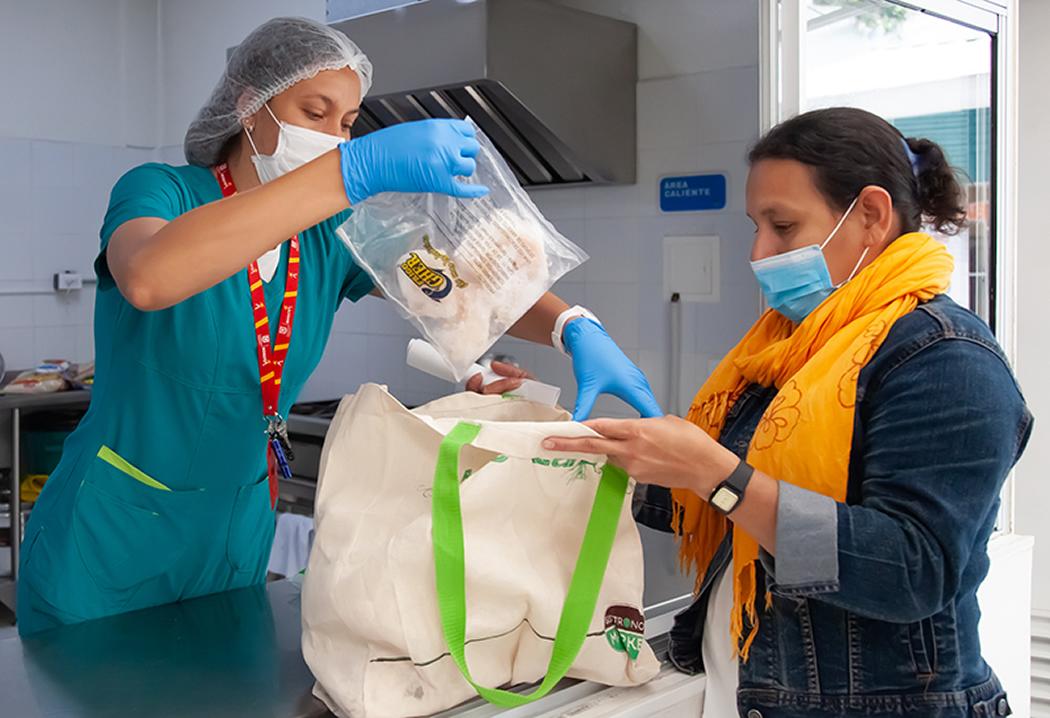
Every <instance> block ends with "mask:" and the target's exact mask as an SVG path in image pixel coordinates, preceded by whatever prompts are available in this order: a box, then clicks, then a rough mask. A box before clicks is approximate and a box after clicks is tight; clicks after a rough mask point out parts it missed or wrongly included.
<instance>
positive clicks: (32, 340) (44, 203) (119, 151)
mask: <svg viewBox="0 0 1050 718" xmlns="http://www.w3.org/2000/svg"><path fill="white" fill-rule="evenodd" d="M153 157H154V153H153V151H151V150H146V149H134V148H127V147H114V146H109V145H97V144H86V143H73V142H54V141H46V140H28V139H17V138H0V218H3V226H2V228H0V291H2V292H7V291H10V290H18V289H33V290H35V289H38V288H41V287H46V286H50V282H51V278H52V276H53V275H54V274H55V272H59V271H63V270H72V271H76V272H79V273H80V274H82V275H83V276H84V277H93V276H94V269H93V263H94V260H95V256H96V254H97V253H98V242H99V240H98V230H99V227H100V226H101V224H102V219H103V217H104V215H105V211H106V206H107V203H108V199H109V191H110V188H111V187H112V186H113V184H114V183H115V182H116V180H117V178H119V177H120V175H121V174H123V173H124V172H125V171H127V170H128V169H130V168H131V167H133V166H135V165H138V164H141V163H142V162H148V161H150V160H152V159H153ZM94 300H95V294H94V287H93V286H91V285H87V286H85V288H84V289H83V290H82V291H78V292H71V293H69V294H63V295H58V294H44V295H11V294H8V293H2V294H0V354H3V356H4V359H5V360H6V363H7V366H8V367H10V368H25V367H28V366H32V365H34V364H36V363H37V362H39V361H40V360H42V359H45V358H65V359H72V360H74V361H86V360H89V359H91V358H93V356H94V346H93V332H92V328H93V327H92V325H93V311H94Z"/></svg>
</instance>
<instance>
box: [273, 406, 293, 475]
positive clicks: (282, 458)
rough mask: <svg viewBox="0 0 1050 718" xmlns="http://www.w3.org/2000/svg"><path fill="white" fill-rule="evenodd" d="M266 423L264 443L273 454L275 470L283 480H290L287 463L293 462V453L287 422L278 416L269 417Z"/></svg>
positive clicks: (289, 467) (289, 468) (290, 473)
mask: <svg viewBox="0 0 1050 718" xmlns="http://www.w3.org/2000/svg"><path fill="white" fill-rule="evenodd" d="M266 421H267V426H266V441H267V443H268V444H269V446H270V451H271V452H273V457H274V460H275V461H276V462H277V468H278V469H279V470H280V472H281V476H282V477H283V478H285V479H290V478H292V468H291V466H290V464H289V462H292V461H295V452H294V451H293V450H292V442H291V441H290V440H289V439H288V422H286V421H285V420H284V417H282V416H281V415H280V414H277V415H276V416H271V417H269V418H267V420H266Z"/></svg>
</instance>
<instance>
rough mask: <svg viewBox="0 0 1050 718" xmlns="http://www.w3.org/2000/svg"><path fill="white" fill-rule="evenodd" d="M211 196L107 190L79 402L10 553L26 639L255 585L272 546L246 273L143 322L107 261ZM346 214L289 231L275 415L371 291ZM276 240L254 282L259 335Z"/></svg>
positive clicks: (157, 172)
mask: <svg viewBox="0 0 1050 718" xmlns="http://www.w3.org/2000/svg"><path fill="white" fill-rule="evenodd" d="M220 198H221V192H220V190H219V185H218V183H217V181H216V179H215V177H214V176H213V175H212V173H211V170H210V169H208V168H204V167H195V166H179V167H175V166H170V165H164V164H147V165H142V166H140V167H136V168H135V169H133V170H131V171H129V172H128V173H127V174H125V175H124V176H123V177H122V178H121V179H120V180H119V181H118V182H117V184H116V186H115V187H114V188H113V192H112V195H111V198H110V204H109V209H108V211H107V213H106V218H105V222H104V224H103V227H102V231H101V239H102V249H101V253H100V254H99V257H98V259H97V261H96V263H95V267H96V272H97V274H98V279H99V283H98V291H97V294H96V300H95V357H96V368H95V384H94V391H93V395H92V400H91V406H90V408H89V410H88V412H87V414H86V415H85V417H84V419H83V420H82V421H81V423H80V425H79V426H78V428H77V429H76V431H74V432H73V434H71V435H70V437H69V439H68V440H67V441H66V445H65V447H64V450H63V455H62V460H61V462H60V463H59V465H58V467H57V468H56V470H55V471H54V473H53V474H52V475H51V477H50V479H49V480H48V482H47V484H46V485H45V487H44V490H43V492H42V493H41V496H40V498H39V500H38V502H37V504H36V506H35V507H34V509H33V512H32V515H31V519H30V521H29V525H28V527H27V532H26V538H25V542H24V544H23V547H24V548H23V552H22V560H21V577H20V581H19V599H18V619H19V626H20V630H21V632H22V633H23V634H27V633H32V632H34V631H37V630H41V629H43V628H47V627H50V626H54V625H59V624H63V623H72V622H77V621H81V620H85V619H90V618H97V617H100V616H105V615H110V614H113V613H119V612H122V611H128V610H134V609H138V608H144V607H147V606H153V605H158V604H162V603H168V602H171V601H177V600H180V599H183V598H190V597H193V596H199V595H203V594H208V593H214V592H217V591H224V590H228V589H232V588H239V587H242V586H248V585H252V584H255V583H258V582H261V581H263V580H264V578H265V574H266V565H267V561H268V557H269V550H270V544H271V542H272V540H273V528H274V521H273V518H274V516H273V511H272V509H271V507H270V501H269V488H268V483H267V479H266V437H265V434H264V429H265V423H264V421H263V419H262V398H261V393H260V387H259V367H258V360H257V357H256V350H255V327H254V321H253V319H252V304H251V299H250V295H249V289H248V279H247V270H246V269H245V270H242V271H240V272H238V273H236V274H235V275H233V276H232V277H229V278H228V279H226V280H224V281H222V282H220V283H219V284H217V285H215V286H214V287H212V288H210V289H207V290H205V291H203V292H201V293H199V294H197V295H195V296H193V297H190V298H189V299H186V300H184V301H182V302H180V303H179V304H177V305H175V306H173V307H170V308H168V309H164V310H161V311H156V312H144V311H140V310H137V309H136V308H135V307H133V306H132V305H131V304H129V303H128V302H127V300H126V299H124V297H123V295H122V294H121V293H120V291H119V289H118V288H117V287H116V285H115V283H114V281H113V277H112V275H111V274H110V272H109V269H108V267H107V264H106V244H107V243H108V241H109V238H110V236H111V235H112V234H113V232H114V230H116V228H117V227H119V226H120V225H122V224H123V223H124V222H127V221H128V220H131V219H135V218H137V217H159V218H160V219H165V220H172V219H174V218H176V217H178V216H179V215H181V214H183V213H185V212H188V211H190V210H192V209H194V208H196V207H200V206H201V205H204V204H207V203H208V202H213V201H216V200H218V199H220ZM347 215H348V212H346V213H342V214H340V215H336V216H335V217H332V218H331V219H329V220H326V221H325V222H322V223H320V224H318V225H316V226H314V227H311V228H309V229H307V230H305V231H304V232H302V233H301V235H300V239H301V256H300V265H299V267H300V277H299V291H298V301H297V305H296V316H295V323H294V327H293V332H292V340H291V346H290V348H289V350H288V354H287V357H286V360H285V366H284V375H283V378H282V382H281V395H280V402H279V405H280V411H281V412H282V414H285V415H287V413H288V411H289V409H290V408H291V406H292V404H293V403H294V402H295V398H296V396H297V395H298V394H299V392H300V390H301V389H302V387H303V385H304V383H305V382H306V380H307V378H308V377H309V376H310V373H311V372H312V371H313V369H314V368H315V367H316V366H317V364H318V362H319V361H320V359H321V355H322V353H323V351H324V347H325V343H326V342H327V340H328V336H329V333H330V331H331V328H332V321H333V318H334V315H335V312H336V310H337V309H338V308H339V306H340V304H341V303H342V301H343V300H344V299H349V300H351V301H357V300H358V299H360V298H361V297H363V296H365V295H366V294H368V293H369V292H370V291H371V290H372V289H373V285H372V282H371V280H370V278H369V277H368V275H367V274H366V273H365V272H364V271H363V270H362V269H361V268H359V267H358V266H357V265H356V264H354V261H353V259H352V257H351V255H350V252H349V250H348V249H347V248H346V247H345V245H344V244H343V243H342V241H341V240H340V239H339V238H338V237H337V236H336V233H335V230H336V228H337V227H338V226H339V225H340V224H342V222H343V221H345V219H346V216H347ZM287 251H288V247H287V243H285V244H284V245H283V247H282V251H281V260H280V263H279V265H278V268H277V272H276V273H275V275H274V277H273V279H272V280H271V281H270V282H268V283H266V285H265V295H266V308H267V311H268V313H269V315H270V319H271V321H270V328H271V332H274V331H276V327H277V324H278V322H277V315H278V312H279V307H280V304H281V300H282V298H283V294H284V284H285V277H286V272H287Z"/></svg>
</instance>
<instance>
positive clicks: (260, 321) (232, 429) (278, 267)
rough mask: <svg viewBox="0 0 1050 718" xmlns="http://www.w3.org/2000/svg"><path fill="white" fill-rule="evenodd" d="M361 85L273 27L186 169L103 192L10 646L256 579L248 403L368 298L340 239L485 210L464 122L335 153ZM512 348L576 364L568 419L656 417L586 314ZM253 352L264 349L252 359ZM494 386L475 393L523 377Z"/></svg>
mask: <svg viewBox="0 0 1050 718" xmlns="http://www.w3.org/2000/svg"><path fill="white" fill-rule="evenodd" d="M370 80H371V65H370V64H369V62H368V60H367V58H366V57H365V56H364V55H363V54H362V53H361V51H360V50H359V49H358V48H357V47H356V46H355V45H354V44H353V43H352V42H350V41H349V40H348V39H347V38H346V37H345V36H344V35H343V34H342V33H339V32H337V31H335V30H333V29H331V28H328V27H327V26H324V25H321V24H318V23H315V22H312V21H307V20H302V19H294V18H280V19H276V20H272V21H270V22H268V23H266V24H264V25H263V26H261V27H260V28H258V29H257V30H255V31H254V32H253V33H252V34H251V35H250V36H249V37H248V38H246V39H245V41H244V42H243V43H242V44H241V45H240V46H239V47H238V49H237V50H236V51H235V52H234V54H233V56H232V57H231V58H230V61H229V64H228V66H227V70H226V72H225V73H224V76H223V78H222V80H221V81H220V83H219V85H218V87H216V89H215V92H214V93H213V95H212V97H211V98H210V99H209V101H208V103H207V104H206V105H205V106H204V108H202V110H201V111H200V113H199V115H198V117H197V119H196V120H194V122H193V124H192V125H191V126H190V128H189V130H188V132H187V136H186V143H185V150H186V157H187V159H188V160H189V162H190V164H188V165H184V166H170V165H162V164H147V165H143V166H141V167H137V168H135V169H133V170H131V171H130V172H128V173H127V174H126V175H124V177H122V178H121V179H120V181H119V182H118V183H117V185H116V186H115V187H114V188H113V192H112V196H111V199H110V205H109V209H108V211H107V214H106V218H105V222H104V224H103V226H102V232H101V239H102V246H101V252H100V254H99V256H98V259H97V261H96V264H95V266H96V271H97V274H98V278H99V284H98V293H97V297H96V306H95V347H96V376H95V385H94V394H93V398H92V402H91V407H90V409H89V411H88V413H87V415H86V416H85V417H84V419H83V421H82V422H81V424H80V426H79V427H78V428H77V430H76V431H75V432H74V433H73V434H72V435H71V436H70V437H69V439H68V441H67V442H66V445H65V449H64V452H63V456H62V460H61V463H60V464H59V466H58V468H57V469H56V470H55V472H54V473H53V474H52V476H51V478H50V480H49V481H48V482H47V485H46V487H45V488H44V491H43V493H42V494H41V496H40V499H39V501H38V502H37V505H36V507H35V508H34V510H33V513H32V518H31V519H30V521H29V525H28V529H27V533H26V538H25V544H24V550H23V552H22V563H21V578H20V581H19V585H18V594H19V595H18V623H19V628H20V631H21V633H22V634H23V635H25V634H29V633H33V632H36V631H40V630H43V629H46V628H50V627H54V626H58V625H61V624H68V623H75V622H79V621H84V620H88V619H93V618H99V617H102V616H107V615H111V614H115V613H120V612H123V611H130V610H135V609H139V608H144V607H148V606H154V605H158V604H163V603H168V602H172V601H178V600H181V599H185V598H191V597H194V596H200V595H204V594H209V593H215V592H218V591H226V590H229V589H234V588H240V587H243V586H248V585H252V584H256V583H259V582H261V581H263V580H264V577H265V572H266V565H267V559H268V556H269V551H270V543H271V541H272V539H273V529H274V512H273V502H272V496H271V484H272V482H271V480H270V477H271V476H272V475H274V472H275V471H276V470H278V469H279V468H280V466H279V464H280V462H279V460H277V459H276V454H277V453H278V452H277V449H271V448H270V444H271V441H270V439H271V438H274V437H273V436H269V435H268V434H267V428H268V427H269V426H275V424H274V422H275V421H276V418H275V417H274V416H269V417H267V418H264V410H263V403H264V394H265V392H264V389H265V386H266V384H267V381H268V382H269V384H270V388H271V389H273V390H274V391H273V394H275V395H277V396H279V399H278V400H277V402H276V407H274V410H273V411H269V412H265V413H266V414H274V415H275V414H280V415H285V416H286V415H287V413H288V411H289V409H290V408H291V406H292V404H293V403H294V402H295V398H296V396H297V395H298V394H299V391H300V390H301V389H302V387H303V384H304V383H305V382H306V380H307V378H308V377H309V375H310V373H311V371H313V369H314V367H316V366H317V363H318V361H319V360H320V358H321V355H322V353H323V351H324V347H325V343H326V341H327V339H328V335H329V332H330V330H331V327H332V320H333V317H334V315H335V312H336V310H337V309H338V308H339V306H340V305H341V304H342V302H343V301H344V300H350V301H352V302H356V301H357V300H359V299H361V298H362V297H364V296H365V295H366V294H369V293H370V292H374V288H373V286H372V283H371V281H370V279H369V277H368V275H367V274H365V272H363V271H362V270H361V269H360V268H359V267H357V266H356V265H355V264H354V262H353V260H352V259H351V256H350V254H349V252H348V250H347V249H346V247H345V246H344V244H343V243H342V242H341V241H340V240H339V238H338V237H337V236H336V234H335V229H336V228H337V227H338V226H339V225H340V224H342V222H343V221H344V220H345V219H346V216H347V215H348V213H349V211H350V210H351V208H352V206H353V205H354V204H355V203H357V202H360V201H362V200H364V199H366V198H368V197H369V196H371V195H374V194H377V193H379V192H389V191H397V192H443V193H446V194H451V195H456V196H460V197H473V196H479V195H480V194H483V193H485V192H486V190H485V188H483V187H479V186H478V185H469V184H465V183H462V182H460V181H459V180H458V179H457V177H462V176H469V175H471V174H473V172H474V159H473V158H474V156H476V154H477V151H478V144H477V141H476V140H475V139H474V137H473V133H472V131H471V129H470V127H469V126H467V125H466V124H465V123H463V122H460V121H456V120H426V121H422V122H411V123H404V124H401V125H396V126H394V127H390V128H388V129H385V130H381V131H378V132H374V133H372V134H370V135H367V136H365V137H362V138H358V139H350V130H351V126H352V124H353V122H354V120H355V119H356V117H357V114H358V111H359V108H360V103H361V98H362V96H363V95H364V94H365V93H366V92H367V90H368V87H369V84H370ZM292 237H296V238H297V247H298V250H296V249H295V247H294V246H293V242H290V241H288V240H289V238H292ZM246 267H248V269H246ZM256 272H257V275H256ZM249 277H251V278H252V279H251V280H249ZM296 280H297V282H298V286H297V287H295V286H294V282H295V281H296ZM253 290H254V292H255V296H254V298H253ZM260 293H261V295H262V296H261V297H260V296H259V294H260ZM291 299H294V313H293V316H294V320H293V321H292V323H291V332H290V337H289V335H288V334H287V333H284V330H283V329H282V327H283V326H284V325H285V323H286V322H285V319H286V317H285V314H286V312H288V311H289V302H290V301H291ZM282 303H283V304H282ZM282 306H283V309H282ZM260 327H261V329H260ZM554 327H559V328H560V329H561V328H563V329H562V330H561V331H560V332H558V333H557V334H553V333H552V331H553V329H554ZM512 333H513V334H514V335H515V336H519V337H522V338H526V339H531V340H534V341H537V342H540V343H545V344H548V345H550V344H554V345H556V346H559V345H561V346H560V347H559V348H563V349H564V350H565V351H566V352H567V353H569V354H571V357H572V361H573V368H574V372H575V375H576V378H577V384H578V400H577V407H576V409H577V417H578V418H581V419H582V418H586V415H587V414H589V412H590V410H591V407H592V406H593V403H594V399H595V397H597V396H598V395H599V394H601V393H610V394H614V395H616V396H619V397H620V398H622V399H624V400H625V401H627V402H628V403H630V404H632V405H633V406H634V407H635V408H636V409H637V410H638V411H639V412H640V413H642V414H643V415H645V416H652V415H656V414H659V411H660V410H659V407H658V406H657V404H656V401H655V400H654V399H653V396H652V392H651V391H650V389H649V386H648V383H647V382H646V380H645V377H644V376H643V375H642V374H641V372H640V371H639V370H638V369H637V367H635V366H634V364H632V363H631V362H630V360H628V359H627V357H626V356H624V354H623V352H621V351H620V349H619V348H618V347H617V346H616V344H615V343H614V342H613V341H612V340H611V339H610V338H609V336H608V334H606V333H605V332H604V330H603V329H602V328H601V325H600V324H599V323H597V321H596V320H594V319H593V315H589V313H588V312H586V310H583V309H582V308H578V307H577V308H572V309H570V308H568V307H567V306H566V304H565V303H564V302H562V301H561V300H560V299H558V298H557V297H555V296H554V295H552V294H548V295H546V296H545V297H543V298H542V299H541V300H540V301H539V302H538V303H537V304H536V306H535V307H533V309H532V310H530V312H529V313H528V314H527V315H526V316H525V317H524V318H523V319H522V320H521V321H520V322H519V323H518V324H517V325H516V326H515V327H514V329H513V330H512ZM260 344H263V345H265V347H266V349H267V350H270V349H271V348H272V350H273V351H275V352H277V353H276V354H275V355H273V356H272V357H271V356H270V355H267V356H265V357H261V356H260V354H261V353H260V352H259V351H258V347H259V345H260ZM284 344H287V349H286V350H284V349H283V345H284ZM284 351H286V352H287V354H286V355H284V356H283V359H282V358H281V357H282V354H283V352H284ZM264 360H265V361H264ZM274 360H276V362H275V361H274ZM267 362H269V363H267ZM504 374H505V375H507V376H508V377H509V378H507V379H505V380H502V381H498V382H495V383H494V384H491V385H489V386H488V387H484V388H483V390H487V391H490V392H500V391H506V390H508V389H509V388H513V387H514V386H515V382H516V381H520V379H519V378H518V377H520V375H519V374H513V373H512V372H511V371H510V370H509V369H507V370H505V371H504ZM278 380H279V383H278ZM479 385H480V382H479V381H478V380H476V379H475V380H474V381H473V382H472V384H471V386H472V387H475V388H480V387H479ZM276 443H277V444H279V443H280V442H279V441H277V442H276ZM275 466H276V468H275Z"/></svg>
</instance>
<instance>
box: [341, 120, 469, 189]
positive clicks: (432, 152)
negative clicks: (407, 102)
mask: <svg viewBox="0 0 1050 718" xmlns="http://www.w3.org/2000/svg"><path fill="white" fill-rule="evenodd" d="M476 136H477V132H476V131H475V130H474V128H473V127H472V126H471V125H470V124H469V123H468V122H466V121H465V120H445V119H438V120H418V121H415V122H403V123H401V124H398V125H392V126H390V127H386V128H384V129H381V130H377V131H375V132H372V133H370V134H367V135H365V136H364V137H359V138H356V139H353V140H350V141H348V142H344V143H343V144H342V145H340V146H339V150H340V156H341V157H342V173H343V184H344V186H345V188H346V197H347V199H349V200H350V203H351V204H357V203H358V202H361V201H362V200H366V199H368V198H369V197H371V196H373V195H376V194H379V193H380V192H441V193H443V194H448V195H452V196H453V197H484V196H485V195H487V194H488V192H489V190H488V188H487V187H484V186H482V185H478V184H469V183H467V182H461V181H460V180H459V179H458V178H459V177H470V176H471V175H473V174H474V170H475V169H476V168H477V161H476V160H475V158H476V157H477V156H478V152H480V151H481V145H480V144H478V141H477V139H476Z"/></svg>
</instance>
